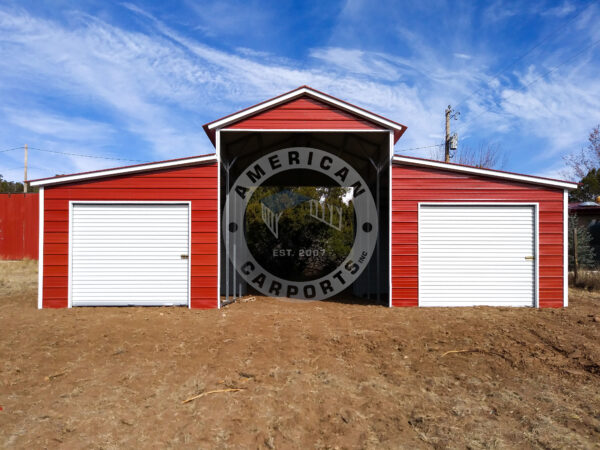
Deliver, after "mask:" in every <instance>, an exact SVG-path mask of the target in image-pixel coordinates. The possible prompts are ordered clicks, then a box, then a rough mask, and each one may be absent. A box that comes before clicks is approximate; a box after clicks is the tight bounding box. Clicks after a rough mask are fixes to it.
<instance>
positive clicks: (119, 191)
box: [42, 163, 219, 308]
mask: <svg viewBox="0 0 600 450" xmlns="http://www.w3.org/2000/svg"><path fill="white" fill-rule="evenodd" d="M217 176H218V168H217V164H215V163H210V164H205V165H198V166H193V167H183V168H176V169H165V170H158V171H153V172H144V173H139V174H133V175H123V176H118V177H111V178H102V179H97V180H92V181H82V182H75V183H70V184H64V185H58V186H46V188H45V189H44V190H45V192H44V263H43V266H44V267H43V299H42V305H43V307H44V308H65V307H67V306H68V288H69V287H68V269H69V267H68V259H69V257H68V254H69V202H70V201H85V200H90V201H108V202H110V201H150V202H151V201H190V202H191V210H192V245H191V248H192V254H191V256H190V258H191V281H190V283H191V298H190V301H191V304H190V306H191V307H192V308H216V307H218V298H217V295H218V294H217V293H218V289H217V285H218V281H217V278H218V258H217V249H218V236H219V235H218V230H217V212H218V201H217V198H218V183H217Z"/></svg>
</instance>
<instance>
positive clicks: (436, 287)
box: [419, 205, 536, 306]
mask: <svg viewBox="0 0 600 450" xmlns="http://www.w3.org/2000/svg"><path fill="white" fill-rule="evenodd" d="M535 233H536V227H535V209H534V207H533V206H488V205H485V206H479V205H478V206H475V205H421V206H420V214H419V305H420V306H474V305H491V306H534V304H535V270H536V269H535V266H536V265H535V257H536V254H535V247H536V237H535Z"/></svg>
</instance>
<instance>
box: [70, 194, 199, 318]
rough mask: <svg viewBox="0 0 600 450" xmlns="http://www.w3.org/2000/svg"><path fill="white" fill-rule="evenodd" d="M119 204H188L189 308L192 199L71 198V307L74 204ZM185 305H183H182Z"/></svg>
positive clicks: (190, 298)
mask: <svg viewBox="0 0 600 450" xmlns="http://www.w3.org/2000/svg"><path fill="white" fill-rule="evenodd" d="M76 204H79V205H92V204H95V205H117V204H131V205H164V204H167V205H187V207H188V260H187V261H188V305H187V306H188V308H189V307H190V305H191V300H192V271H191V268H192V252H191V250H192V201H191V200H156V201H155V200H69V244H68V246H69V272H68V281H67V282H68V286H69V308H72V307H73V295H72V289H73V286H72V283H71V281H72V278H73V277H72V269H73V249H72V246H73V239H72V238H71V236H72V235H73V205H76ZM182 306H183V305H182Z"/></svg>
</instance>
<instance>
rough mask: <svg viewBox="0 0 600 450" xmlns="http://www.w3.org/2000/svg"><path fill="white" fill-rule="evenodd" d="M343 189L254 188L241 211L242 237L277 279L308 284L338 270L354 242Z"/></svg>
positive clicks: (351, 208) (349, 204) (351, 213)
mask: <svg viewBox="0 0 600 450" xmlns="http://www.w3.org/2000/svg"><path fill="white" fill-rule="evenodd" d="M349 190H350V188H345V187H339V186H336V187H320V186H296V187H280V186H260V187H258V188H257V189H256V190H255V191H254V193H253V195H252V197H251V198H250V201H249V202H248V206H247V208H246V217H245V237H246V242H247V244H248V249H249V250H250V252H251V253H252V254H253V256H254V257H255V258H256V260H257V261H259V262H260V264H261V265H262V266H263V267H264V268H265V269H266V270H268V271H270V272H271V273H273V274H276V275H277V276H281V277H285V278H286V279H289V280H294V281H309V280H312V279H316V278H319V277H320V276H323V274H326V273H328V272H330V271H332V270H333V269H335V268H336V267H338V266H339V265H340V264H341V263H342V262H343V261H344V259H345V258H346V257H347V256H348V254H349V253H350V250H351V249H352V245H353V242H354V235H355V233H354V222H355V217H354V205H353V204H352V201H351V200H350V196H349V195H348V191H349Z"/></svg>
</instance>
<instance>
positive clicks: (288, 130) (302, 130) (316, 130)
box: [220, 128, 389, 133]
mask: <svg viewBox="0 0 600 450" xmlns="http://www.w3.org/2000/svg"><path fill="white" fill-rule="evenodd" d="M220 131H246V132H254V133H294V132H299V133H389V130H356V129H338V130H336V129H330V128H327V129H320V128H310V129H309V128H293V129H291V128H281V129H275V128H269V129H262V128H221V129H220Z"/></svg>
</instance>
